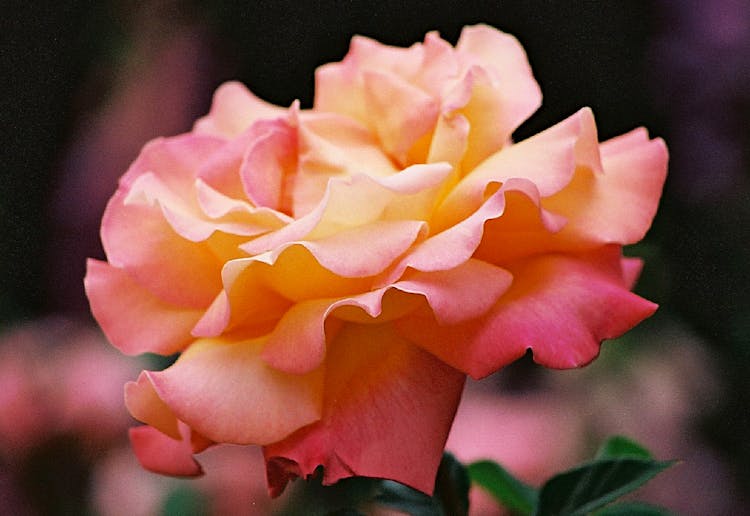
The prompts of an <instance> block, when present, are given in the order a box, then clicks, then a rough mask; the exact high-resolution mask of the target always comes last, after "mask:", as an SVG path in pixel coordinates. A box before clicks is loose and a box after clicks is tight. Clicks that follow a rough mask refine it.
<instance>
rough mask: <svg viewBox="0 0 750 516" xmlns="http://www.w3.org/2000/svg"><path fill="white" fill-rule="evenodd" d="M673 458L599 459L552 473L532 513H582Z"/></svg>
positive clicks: (629, 488) (545, 515)
mask: <svg viewBox="0 0 750 516" xmlns="http://www.w3.org/2000/svg"><path fill="white" fill-rule="evenodd" d="M673 464H674V461H668V462H657V461H654V460H650V459H641V458H631V457H624V458H611V459H599V460H596V461H594V462H590V463H588V464H584V465H582V466H580V467H578V468H575V469H571V470H569V471H566V472H564V473H561V474H559V475H556V476H554V477H552V478H551V479H550V480H549V481H547V483H546V484H544V486H543V487H542V489H541V491H540V493H539V505H538V506H537V510H536V513H535V516H552V515H554V516H574V515H584V514H587V513H590V512H591V511H594V510H596V509H599V508H601V507H604V506H605V505H607V504H609V503H611V502H612V501H614V500H616V499H617V498H619V497H620V496H622V495H624V494H626V493H629V492H631V491H634V490H635V489H637V488H638V487H640V486H642V485H643V484H645V483H646V482H648V481H649V480H650V479H652V478H653V477H654V476H656V475H657V474H658V473H660V472H661V471H663V470H665V469H667V468H668V467H670V466H672V465H673Z"/></svg>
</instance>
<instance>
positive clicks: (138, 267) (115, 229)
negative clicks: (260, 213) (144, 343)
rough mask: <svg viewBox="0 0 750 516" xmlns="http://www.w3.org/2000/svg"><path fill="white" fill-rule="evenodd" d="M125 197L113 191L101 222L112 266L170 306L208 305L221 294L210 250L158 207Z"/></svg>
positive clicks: (104, 242)
mask: <svg viewBox="0 0 750 516" xmlns="http://www.w3.org/2000/svg"><path fill="white" fill-rule="evenodd" d="M123 196H124V194H123V192H122V191H118V192H117V193H115V195H114V196H113V197H112V199H110V202H109V204H108V205H107V209H106V211H105V213H104V218H103V219H102V243H103V245H104V250H105V252H106V253H107V258H108V260H109V263H110V264H112V265H113V266H115V267H118V268H121V269H123V270H125V271H126V272H127V274H128V275H129V276H130V277H131V278H132V279H133V280H134V281H136V282H138V283H139V284H140V285H142V286H143V287H144V288H146V289H148V290H149V291H151V292H152V293H153V294H154V295H155V296H157V297H158V298H159V299H161V300H163V301H165V302H167V303H171V304H174V305H177V306H184V307H189V308H203V307H206V306H208V305H209V304H210V303H211V301H212V300H213V299H214V297H216V294H218V292H219V291H220V290H221V277H220V275H219V272H220V270H221V269H220V267H221V264H220V263H219V262H218V261H217V258H216V256H215V255H214V254H213V253H212V252H211V250H210V249H209V247H208V246H206V245H203V244H196V243H195V242H191V241H189V240H187V239H185V238H183V237H181V236H180V235H178V234H177V233H176V232H175V231H174V229H173V228H172V227H171V226H170V225H169V223H168V222H167V220H166V218H165V217H164V215H163V213H162V210H161V209H160V208H159V207H158V206H151V205H148V204H127V205H126V204H124V199H123ZM167 249H168V250H169V252H168V253H167V252H165V250H167ZM196 271H200V274H196ZM211 272H215V274H211Z"/></svg>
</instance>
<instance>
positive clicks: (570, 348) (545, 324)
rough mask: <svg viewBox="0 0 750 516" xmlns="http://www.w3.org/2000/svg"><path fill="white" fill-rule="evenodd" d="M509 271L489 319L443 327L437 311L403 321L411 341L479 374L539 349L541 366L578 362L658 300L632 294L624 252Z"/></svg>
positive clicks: (558, 258) (527, 263)
mask: <svg viewBox="0 0 750 516" xmlns="http://www.w3.org/2000/svg"><path fill="white" fill-rule="evenodd" d="M508 269H509V270H510V271H511V272H512V273H513V275H514V282H513V285H512V286H511V288H510V289H509V290H508V292H507V293H506V294H505V295H504V296H503V297H502V298H501V299H500V301H499V302H498V303H497V304H496V305H495V307H494V308H493V309H492V310H491V311H490V312H489V313H488V314H487V315H486V316H484V317H481V318H479V319H477V320H475V321H471V322H469V323H466V324H459V325H454V326H446V327H441V328H437V327H436V326H435V325H434V324H431V323H430V321H431V320H432V316H427V317H426V318H424V319H423V320H420V319H419V318H418V317H410V318H405V319H403V320H401V321H399V329H400V331H402V332H403V333H404V335H406V336H407V337H408V338H410V339H412V340H413V341H414V342H417V343H418V344H419V345H420V346H422V347H424V348H425V349H427V350H429V351H430V352H432V353H434V354H435V355H437V356H438V357H440V358H441V359H442V360H444V361H445V362H446V363H448V364H450V365H452V366H454V367H456V368H459V369H461V370H462V371H465V372H466V373H468V374H470V375H471V376H473V377H475V378H481V377H483V376H486V375H488V374H491V373H493V372H495V371H497V370H498V369H500V368H501V367H503V366H505V365H507V364H509V363H510V362H512V361H514V360H516V359H518V358H520V357H521V356H523V355H524V353H526V351H527V350H528V349H531V350H533V352H534V359H535V361H537V362H538V363H540V364H542V365H544V366H547V367H552V368H561V369H564V368H571V367H579V366H583V365H585V364H587V363H588V362H590V361H591V360H593V359H594V358H595V357H596V356H597V354H598V353H599V344H600V342H601V341H602V340H604V339H609V338H614V337H618V336H619V335H621V334H622V333H624V332H626V331H627V330H629V329H631V328H632V327H633V326H635V325H636V324H638V323H639V322H640V321H642V320H643V319H645V318H646V317H648V316H650V315H651V314H652V313H653V312H654V311H655V310H656V305H655V304H653V303H651V302H650V301H646V300H645V299H642V298H640V297H638V296H637V295H635V294H633V293H631V292H630V291H629V290H628V287H629V285H628V284H627V279H628V278H627V277H625V276H624V275H623V271H622V269H621V268H620V256H619V249H618V248H617V247H612V248H606V249H602V250H600V251H598V252H596V253H592V254H589V255H578V256H566V255H544V256H539V257H535V258H530V259H527V260H522V261H519V262H517V263H515V264H513V265H512V266H509V267H508Z"/></svg>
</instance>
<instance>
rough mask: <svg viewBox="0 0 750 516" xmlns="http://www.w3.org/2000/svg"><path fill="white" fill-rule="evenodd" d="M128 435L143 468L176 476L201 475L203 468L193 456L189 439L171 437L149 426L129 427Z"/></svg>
mask: <svg viewBox="0 0 750 516" xmlns="http://www.w3.org/2000/svg"><path fill="white" fill-rule="evenodd" d="M129 436H130V444H131V445H132V447H133V451H134V452H135V455H136V457H138V461H139V462H140V463H141V466H143V467H144V468H145V469H147V470H149V471H153V472H154V473H161V474H164V475H172V476H176V477H197V476H201V475H203V468H201V466H200V464H199V463H198V462H197V461H196V460H195V459H194V458H193V450H192V447H191V446H190V441H189V440H181V439H179V440H178V439H173V438H171V437H169V436H167V435H165V434H163V433H161V432H160V431H158V430H156V429H155V428H152V427H150V426H138V427H134V428H131V429H130V431H129Z"/></svg>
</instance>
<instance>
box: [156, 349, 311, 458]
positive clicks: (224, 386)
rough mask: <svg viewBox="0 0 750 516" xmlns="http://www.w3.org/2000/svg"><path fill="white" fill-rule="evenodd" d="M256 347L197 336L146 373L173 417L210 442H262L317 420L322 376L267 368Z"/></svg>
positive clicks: (274, 439)
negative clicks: (164, 363)
mask: <svg viewBox="0 0 750 516" xmlns="http://www.w3.org/2000/svg"><path fill="white" fill-rule="evenodd" d="M262 347H263V340H262V339H256V340H250V341H238V342H232V341H224V340H209V339H202V340H198V341H196V342H195V343H194V344H193V345H192V346H190V347H189V348H188V349H187V350H186V351H185V352H184V353H183V354H182V355H181V356H180V358H179V359H178V360H177V362H175V363H174V364H173V365H172V366H170V367H169V368H167V369H165V370H164V371H159V372H150V373H148V375H149V378H150V379H151V382H152V383H153V385H154V388H155V390H156V393H157V394H158V395H159V398H161V399H162V400H163V401H164V402H165V403H166V404H167V405H168V406H169V407H170V408H171V409H172V411H173V412H174V414H175V415H176V416H177V418H178V419H180V420H181V421H184V422H185V423H186V424H188V425H189V426H190V427H191V428H193V429H195V430H196V431H197V432H198V433H200V434H201V435H203V436H205V437H206V438H208V439H210V440H211V441H214V442H225V443H233V444H268V443H271V442H275V441H278V440H280V439H283V438H284V437H286V436H287V435H289V434H290V433H292V432H293V431H295V430H297V429H298V428H300V427H302V426H305V425H307V424H310V423H312V422H314V421H317V420H318V419H319V418H320V414H321V412H320V411H321V402H322V400H321V398H322V392H321V389H322V382H323V376H322V371H321V370H318V371H314V372H312V373H310V374H307V375H302V376H301V375H289V374H285V373H282V372H279V371H276V370H273V369H271V368H269V367H268V366H267V365H266V364H265V363H264V362H263V360H262V359H261V357H260V353H261V350H262Z"/></svg>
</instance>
